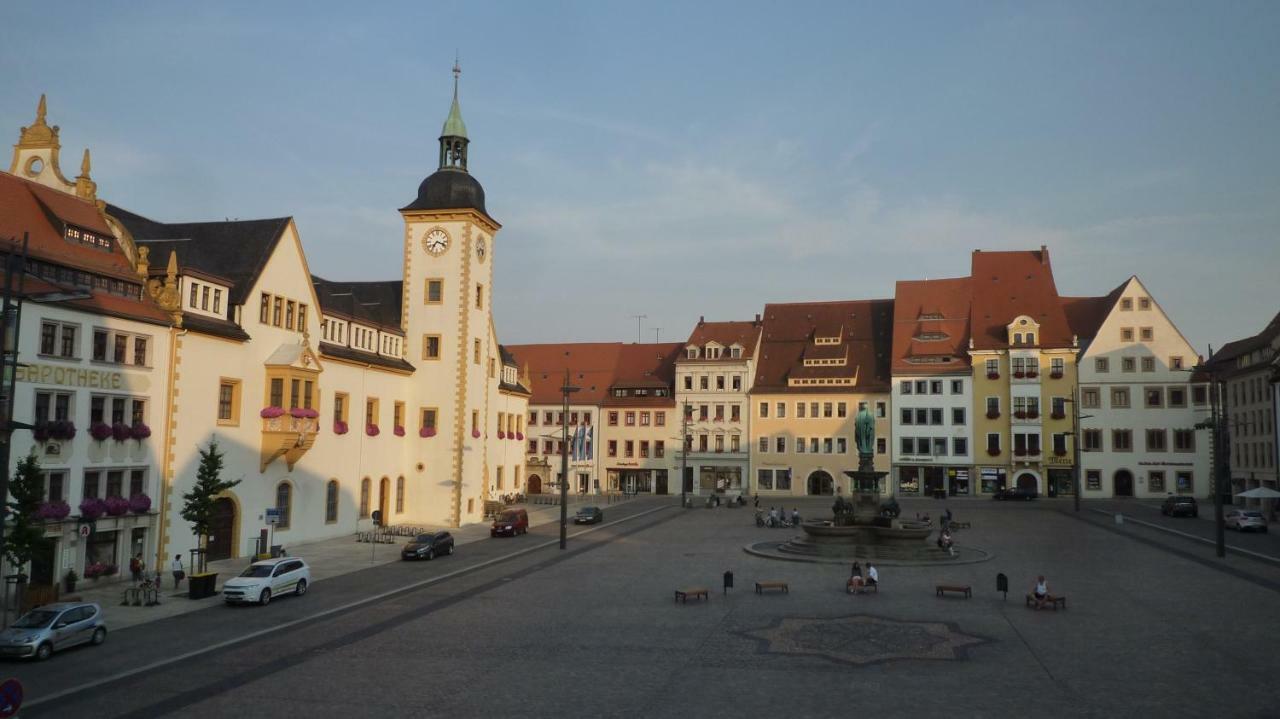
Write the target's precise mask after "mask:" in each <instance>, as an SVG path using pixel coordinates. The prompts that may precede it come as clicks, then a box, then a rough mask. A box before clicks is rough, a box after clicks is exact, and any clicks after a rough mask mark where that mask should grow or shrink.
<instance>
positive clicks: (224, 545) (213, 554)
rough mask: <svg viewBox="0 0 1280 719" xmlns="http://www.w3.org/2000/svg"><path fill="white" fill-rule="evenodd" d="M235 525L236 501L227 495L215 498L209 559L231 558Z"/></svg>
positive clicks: (210, 529) (210, 528)
mask: <svg viewBox="0 0 1280 719" xmlns="http://www.w3.org/2000/svg"><path fill="white" fill-rule="evenodd" d="M235 526H236V503H235V502H232V501H231V500H230V499H227V498H226V497H223V498H221V499H215V500H213V518H212V519H211V520H210V522H209V547H208V550H209V551H208V553H207V554H206V555H205V557H206V558H207V559H208V561H210V562H216V561H218V560H219V559H230V558H231V545H232V540H233V539H234V537H232V534H233V533H234V532H235Z"/></svg>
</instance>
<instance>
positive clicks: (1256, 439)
mask: <svg viewBox="0 0 1280 719" xmlns="http://www.w3.org/2000/svg"><path fill="white" fill-rule="evenodd" d="M1277 363H1280V315H1276V316H1275V317H1274V318H1272V320H1271V322H1269V323H1267V326H1266V327H1264V328H1263V329H1262V331H1261V332H1259V333H1258V334H1256V335H1253V336H1252V337H1246V338H1244V339H1240V340H1236V341H1234V342H1228V343H1227V344H1225V345H1223V346H1222V349H1220V350H1218V351H1217V352H1216V353H1214V355H1213V366H1214V370H1215V374H1216V375H1217V380H1218V381H1219V382H1220V383H1221V387H1222V394H1223V407H1222V412H1223V416H1224V417H1225V419H1226V422H1225V423H1224V427H1225V429H1226V431H1227V436H1228V440H1227V443H1226V446H1227V448H1228V449H1227V462H1226V463H1227V464H1228V465H1229V466H1230V477H1231V490H1230V491H1231V493H1232V494H1233V495H1235V494H1239V493H1240V492H1244V491H1248V490H1250V489H1257V488H1259V487H1265V488H1267V489H1272V490H1276V489H1280V486H1277V477H1278V476H1280V470H1277V465H1278V464H1280V458H1278V457H1277V452H1278V451H1280V440H1277V432H1280V429H1277V426H1276V424H1277V423H1276V407H1277V404H1278V403H1280V399H1278V398H1277V397H1276V395H1275V389H1274V385H1273V384H1272V383H1273V382H1275V381H1276V377H1277V374H1276V372H1277V366H1278V365H1277ZM1238 501H1239V502H1240V503H1244V502H1245V500H1238ZM1248 504H1249V505H1250V506H1255V507H1256V506H1259V504H1260V503H1259V501H1258V500H1253V501H1251V502H1248ZM1272 506H1276V503H1273V504H1272Z"/></svg>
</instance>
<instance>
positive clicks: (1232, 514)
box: [1224, 509, 1267, 532]
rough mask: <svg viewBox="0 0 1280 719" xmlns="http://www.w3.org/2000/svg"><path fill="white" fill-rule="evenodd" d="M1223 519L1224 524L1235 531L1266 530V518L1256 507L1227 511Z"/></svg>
mask: <svg viewBox="0 0 1280 719" xmlns="http://www.w3.org/2000/svg"><path fill="white" fill-rule="evenodd" d="M1224 519H1225V522H1224V523H1225V524H1226V526H1228V527H1230V528H1231V529H1234V530H1236V531H1237V532H1265V531H1267V520H1266V519H1264V518H1263V517H1262V512H1259V511H1258V510H1256V509H1233V510H1231V511H1229V512H1227V514H1226V517H1225V518H1224Z"/></svg>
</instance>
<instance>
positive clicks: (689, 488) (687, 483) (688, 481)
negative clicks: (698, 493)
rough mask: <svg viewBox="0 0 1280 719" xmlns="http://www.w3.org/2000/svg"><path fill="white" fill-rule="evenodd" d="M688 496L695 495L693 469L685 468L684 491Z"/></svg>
mask: <svg viewBox="0 0 1280 719" xmlns="http://www.w3.org/2000/svg"><path fill="white" fill-rule="evenodd" d="M683 491H684V492H685V493H687V494H692V493H693V467H685V468H684V490H683Z"/></svg>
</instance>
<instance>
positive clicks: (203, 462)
mask: <svg viewBox="0 0 1280 719" xmlns="http://www.w3.org/2000/svg"><path fill="white" fill-rule="evenodd" d="M237 484H240V480H238V479H235V480H230V481H226V480H223V479H222V450H220V449H218V440H217V438H216V437H215V438H212V439H210V440H209V448H208V449H202V450H200V468H199V469H198V470H196V484H195V486H194V487H192V488H191V491H190V492H187V493H185V494H183V495H182V501H183V505H182V518H183V519H185V520H187V521H188V522H190V523H191V531H192V532H193V533H194V534H195V535H196V536H198V537H199V538H200V546H201V547H202V548H203V547H205V546H206V545H208V543H209V525H210V524H211V523H212V522H213V503H214V500H215V498H216V497H217V496H218V495H219V494H222V493H223V492H225V491H227V490H228V489H231V488H232V487H234V486H236V485H237ZM192 570H193V571H194V570H195V568H194V567H193V568H192Z"/></svg>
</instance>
